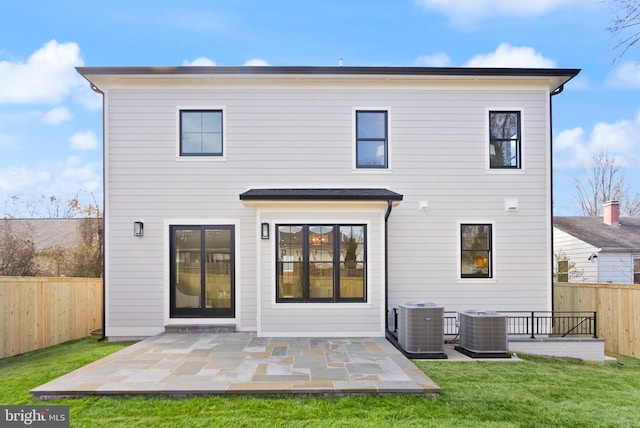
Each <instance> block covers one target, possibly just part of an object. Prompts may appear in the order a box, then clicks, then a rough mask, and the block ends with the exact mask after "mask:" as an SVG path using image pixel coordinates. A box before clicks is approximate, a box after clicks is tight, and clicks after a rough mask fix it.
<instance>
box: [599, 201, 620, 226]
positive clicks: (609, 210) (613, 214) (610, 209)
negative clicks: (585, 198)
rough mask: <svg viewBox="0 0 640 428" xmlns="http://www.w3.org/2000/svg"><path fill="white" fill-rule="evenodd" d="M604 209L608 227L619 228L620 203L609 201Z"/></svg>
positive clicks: (603, 206)
mask: <svg viewBox="0 0 640 428" xmlns="http://www.w3.org/2000/svg"><path fill="white" fill-rule="evenodd" d="M602 208H603V209H604V218H603V220H604V222H605V224H608V225H610V226H611V225H613V226H617V225H618V224H620V202H618V201H608V202H605V203H604V204H603V205H602Z"/></svg>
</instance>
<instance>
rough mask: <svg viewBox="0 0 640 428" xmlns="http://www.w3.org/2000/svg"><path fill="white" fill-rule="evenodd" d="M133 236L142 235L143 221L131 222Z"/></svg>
mask: <svg viewBox="0 0 640 428" xmlns="http://www.w3.org/2000/svg"><path fill="white" fill-rule="evenodd" d="M133 236H144V223H143V222H141V221H134V222H133Z"/></svg>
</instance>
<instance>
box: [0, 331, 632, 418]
mask: <svg viewBox="0 0 640 428" xmlns="http://www.w3.org/2000/svg"><path fill="white" fill-rule="evenodd" d="M124 346H126V344H122V343H115V344H114V343H104V342H102V343H99V342H96V340H95V339H90V338H87V339H82V340H77V341H73V342H68V343H65V344H62V345H57V346H54V347H51V348H47V349H43V350H40V351H35V352H31V353H28V354H24V355H19V356H16V357H11V358H6V359H3V360H0V404H2V405H19V404H33V403H34V401H33V399H32V397H31V395H30V394H29V393H28V391H29V390H30V389H31V388H34V387H36V386H39V385H41V384H43V383H45V382H47V381H49V380H52V379H54V378H56V377H58V376H60V375H62V374H64V373H67V372H69V371H71V370H73V369H75V368H78V367H81V366H83V365H85V364H87V363H89V362H91V361H94V360H96V359H98V358H100V357H103V356H105V355H108V354H109V353H112V352H115V351H117V350H119V349H122V348H123V347H124ZM522 358H523V360H524V361H523V362H519V363H492V362H486V361H485V362H481V361H478V362H471V363H464V362H457V363H454V362H447V361H418V362H417V365H418V366H419V367H420V368H421V369H423V370H424V371H425V372H426V373H427V374H428V375H429V376H430V377H431V378H432V379H433V380H434V381H435V382H437V383H438V384H439V385H440V386H441V387H442V391H443V392H442V395H441V396H440V397H435V398H434V397H415V396H375V395H369V396H353V397H334V398H260V397H246V396H211V397H192V398H179V399H171V398H148V397H88V398H77V399H67V400H57V401H54V402H51V403H50V404H65V405H69V406H70V413H71V415H70V419H71V426H86V427H102V426H104V427H119V426H122V427H174V428H177V427H211V426H214V427H215V426H220V427H242V426H260V427H264V426H314V427H315V426H326V427H339V426H354V427H365V426H371V427H385V428H386V427H390V426H401V427H412V426H415V427H429V426H433V427H448V426H452V427H580V428H583V427H640V360H637V359H633V358H624V357H622V358H620V360H619V362H618V363H607V364H592V363H582V362H575V361H565V360H559V359H551V358H539V357H522ZM35 403H36V404H46V403H38V402H35Z"/></svg>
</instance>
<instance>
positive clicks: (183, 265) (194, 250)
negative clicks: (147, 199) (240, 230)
mask: <svg viewBox="0 0 640 428" xmlns="http://www.w3.org/2000/svg"><path fill="white" fill-rule="evenodd" d="M170 234H171V269H170V270H171V272H170V274H171V285H170V286H171V292H170V297H171V309H170V315H171V317H172V318H181V317H183V318H233V317H234V316H235V310H234V308H235V274H234V272H235V251H234V226H229V225H222V226H213V225H211V226H183V225H180V226H170Z"/></svg>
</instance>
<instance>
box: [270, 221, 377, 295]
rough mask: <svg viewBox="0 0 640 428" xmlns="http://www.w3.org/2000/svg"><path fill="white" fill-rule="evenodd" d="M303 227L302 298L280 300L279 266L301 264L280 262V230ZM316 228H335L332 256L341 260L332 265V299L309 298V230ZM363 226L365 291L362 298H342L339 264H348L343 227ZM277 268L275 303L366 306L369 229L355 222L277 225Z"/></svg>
mask: <svg viewBox="0 0 640 428" xmlns="http://www.w3.org/2000/svg"><path fill="white" fill-rule="evenodd" d="M290 226H291V227H301V228H302V232H303V234H302V260H301V263H302V297H301V298H295V297H280V293H279V291H280V283H279V275H278V272H279V265H278V264H279V263H283V264H284V263H299V262H289V261H287V262H284V261H282V262H281V261H280V260H279V255H280V252H281V248H280V228H281V227H290ZM316 226H331V227H333V231H332V232H333V246H332V249H333V254H334V255H338V257H335V256H334V260H333V261H332V264H333V296H332V297H328V298H317V297H316V298H311V297H310V290H309V288H310V281H309V271H310V248H311V245H310V243H309V230H310V228H311V227H316ZM353 226H355V227H362V229H363V235H364V236H363V243H362V245H363V246H364V252H363V260H361V261H360V260H359V261H358V263H361V264H362V266H363V267H362V270H363V290H362V298H359V297H358V298H353V297H350V298H347V297H341V296H340V265H341V264H342V263H346V261H341V260H340V244H341V242H340V228H341V227H353ZM275 232H276V233H275V235H276V237H275V239H276V242H275V247H276V253H275V259H274V262H275V265H276V278H275V292H276V303H366V302H367V287H368V278H367V264H368V251H367V239H368V236H367V233H368V232H367V226H366V224H361V223H352V224H344V223H304V224H300V223H280V224H276V225H275Z"/></svg>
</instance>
